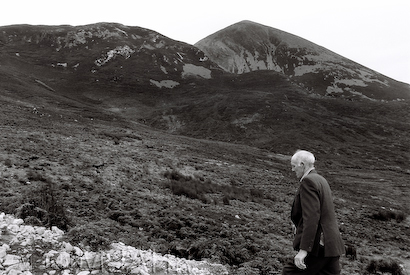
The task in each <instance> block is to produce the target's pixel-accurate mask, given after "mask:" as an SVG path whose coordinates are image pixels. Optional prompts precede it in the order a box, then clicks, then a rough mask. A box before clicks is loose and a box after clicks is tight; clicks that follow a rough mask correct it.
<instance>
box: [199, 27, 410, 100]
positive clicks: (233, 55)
mask: <svg viewBox="0 0 410 275" xmlns="http://www.w3.org/2000/svg"><path fill="white" fill-rule="evenodd" d="M195 46H196V47H198V48H199V49H201V50H202V51H203V52H204V53H205V54H206V55H207V56H208V58H209V59H210V60H212V61H213V62H215V63H217V64H218V65H219V66H220V67H221V68H222V69H224V70H225V71H228V72H231V73H236V74H242V73H248V72H251V71H259V70H273V71H276V72H280V73H283V74H285V75H287V76H288V77H290V78H292V80H293V81H294V82H295V83H298V84H299V85H300V86H301V87H303V88H305V89H306V90H308V91H310V92H312V91H313V92H315V93H316V94H320V95H323V96H333V97H347V98H360V99H389V100H393V99H404V98H406V99H409V98H410V90H409V87H408V86H407V85H404V84H403V83H399V82H397V81H394V80H392V79H390V78H388V77H386V76H384V75H382V74H380V73H377V72H375V71H373V70H371V69H369V68H366V67H364V66H362V65H360V64H358V63H356V62H354V61H352V60H349V59H347V58H344V57H343V56H340V55H338V54H336V53H334V52H332V51H330V50H328V49H326V48H324V47H322V46H319V45H317V44H315V43H312V42H310V41H308V40H306V39H303V38H301V37H299V36H296V35H293V34H290V33H287V32H284V31H281V30H279V29H275V28H272V27H268V26H265V25H262V24H259V23H255V22H252V21H249V20H243V21H240V22H238V23H235V24H233V25H230V26H228V27H226V28H224V29H222V30H220V31H218V32H215V33H214V34H211V35H209V36H208V37H206V38H204V39H202V40H200V41H199V42H197V43H195ZM369 88H370V89H369Z"/></svg>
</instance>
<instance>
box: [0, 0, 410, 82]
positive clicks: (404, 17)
mask: <svg viewBox="0 0 410 275" xmlns="http://www.w3.org/2000/svg"><path fill="white" fill-rule="evenodd" d="M0 8H1V15H0V26H5V25H13V24H31V25H63V24H68V25H74V26H75V25H86V24H93V23H98V22H116V23H121V24H124V25H128V26H138V27H143V28H147V29H151V30H154V31H157V32H159V33H161V34H163V35H165V36H168V37H170V38H172V39H175V40H179V41H183V42H187V43H190V44H194V43H195V42H197V41H199V40H201V39H202V38H204V37H206V36H208V35H210V34H212V33H214V32H216V31H219V30H221V29H223V28H225V27H227V26H229V25H232V24H234V23H237V22H239V21H242V20H251V21H254V22H256V23H260V24H263V25H267V26H269V27H273V28H277V29H280V30H282V31H286V32H289V33H291V34H294V35H298V36H300V37H302V38H305V39H307V40H309V41H311V42H314V43H316V44H318V45H320V46H323V47H325V48H327V49H329V50H331V51H334V52H336V53H338V54H340V55H342V56H344V57H347V58H349V59H351V60H353V61H355V62H358V63H360V64H362V65H364V66H366V67H369V68H370V69H373V70H375V71H378V72H380V73H382V74H384V75H386V76H389V77H391V78H393V79H396V80H399V81H403V82H406V83H410V0H342V1H340V0H248V1H243V0H202V1H196V0H125V1H121V0H112V1H106V0H67V1H56V0H36V1H34V0H20V1H15V0H6V1H2V3H1V4H0Z"/></svg>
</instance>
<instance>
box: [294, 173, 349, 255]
mask: <svg viewBox="0 0 410 275" xmlns="http://www.w3.org/2000/svg"><path fill="white" fill-rule="evenodd" d="M291 219H292V222H293V223H294V224H295V226H296V235H295V239H294V241H293V248H294V249H295V250H297V251H298V250H300V249H303V250H306V251H307V252H308V253H311V254H313V255H315V256H318V253H319V247H320V238H321V234H322V233H323V244H324V253H325V255H324V256H325V257H337V256H341V255H342V254H344V252H345V247H344V244H343V240H342V237H341V235H340V231H339V227H338V224H337V220H336V214H335V210H334V205H333V196H332V191H331V190H330V186H329V184H328V182H327V181H326V179H325V178H324V177H322V176H320V175H319V174H317V172H316V171H315V170H312V171H311V172H310V173H309V174H308V175H307V176H306V177H305V178H303V180H302V181H301V184H300V186H299V189H298V191H297V193H296V195H295V199H294V201H293V206H292V212H291Z"/></svg>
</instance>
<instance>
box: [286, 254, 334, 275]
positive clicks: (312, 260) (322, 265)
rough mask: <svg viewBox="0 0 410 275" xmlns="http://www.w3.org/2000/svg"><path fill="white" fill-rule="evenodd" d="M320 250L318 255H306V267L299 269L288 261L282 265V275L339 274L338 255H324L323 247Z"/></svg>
mask: <svg viewBox="0 0 410 275" xmlns="http://www.w3.org/2000/svg"><path fill="white" fill-rule="evenodd" d="M320 250H321V251H320V252H319V256H317V257H316V256H313V255H308V256H307V257H306V259H305V264H306V267H307V268H306V269H303V270H302V269H299V268H298V267H297V266H296V265H295V264H294V263H293V262H289V263H288V264H286V265H285V266H284V267H283V270H282V275H292V274H299V275H302V274H304V275H339V274H340V271H341V270H340V263H339V258H340V257H324V256H323V249H320Z"/></svg>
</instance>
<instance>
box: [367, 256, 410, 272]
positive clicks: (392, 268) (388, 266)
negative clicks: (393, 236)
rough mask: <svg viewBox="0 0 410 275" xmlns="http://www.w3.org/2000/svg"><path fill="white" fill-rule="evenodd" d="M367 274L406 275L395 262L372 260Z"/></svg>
mask: <svg viewBox="0 0 410 275" xmlns="http://www.w3.org/2000/svg"><path fill="white" fill-rule="evenodd" d="M366 272H367V274H379V272H381V273H391V274H392V275H404V273H403V269H402V268H401V266H400V265H399V263H397V262H396V261H394V260H384V259H380V260H371V261H370V263H369V264H368V265H367V267H366Z"/></svg>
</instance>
